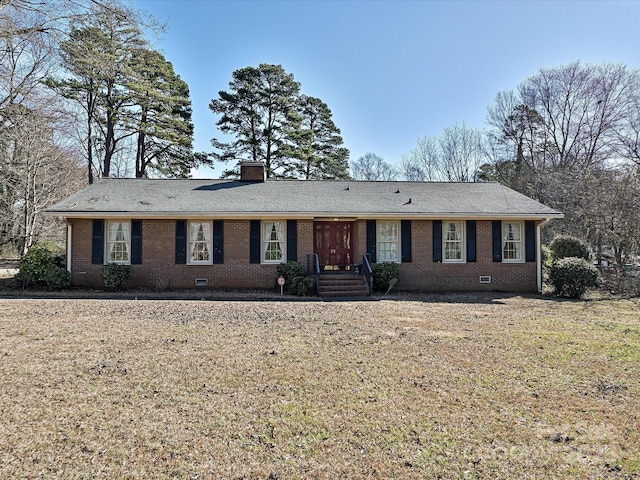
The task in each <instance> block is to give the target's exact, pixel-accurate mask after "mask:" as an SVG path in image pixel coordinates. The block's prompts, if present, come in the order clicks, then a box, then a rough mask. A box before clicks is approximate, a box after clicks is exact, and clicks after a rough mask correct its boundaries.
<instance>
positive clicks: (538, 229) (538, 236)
mask: <svg viewBox="0 0 640 480" xmlns="http://www.w3.org/2000/svg"><path fill="white" fill-rule="evenodd" d="M563 217H564V215H563ZM560 218H562V217H560ZM551 220H553V219H552V218H545V219H544V220H542V221H541V222H540V223H538V224H537V225H536V245H538V255H537V259H536V263H537V265H536V269H537V276H538V293H542V243H541V238H542V235H541V233H540V232H541V231H542V226H543V225H545V224H546V223H549V222H550V221H551Z"/></svg>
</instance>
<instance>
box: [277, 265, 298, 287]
mask: <svg viewBox="0 0 640 480" xmlns="http://www.w3.org/2000/svg"><path fill="white" fill-rule="evenodd" d="M276 274H277V275H278V277H284V290H285V291H286V292H290V291H291V285H292V283H293V279H294V278H296V277H304V271H303V270H302V263H300V262H297V261H295V260H289V261H288V262H287V263H280V264H278V266H277V267H276Z"/></svg>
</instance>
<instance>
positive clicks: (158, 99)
mask: <svg viewBox="0 0 640 480" xmlns="http://www.w3.org/2000/svg"><path fill="white" fill-rule="evenodd" d="M132 70H133V72H134V78H133V79H132V81H130V82H129V84H128V87H129V89H130V91H131V96H132V103H133V104H134V105H135V110H134V114H133V117H132V125H131V128H132V129H135V131H136V136H137V142H136V177H138V178H141V177H146V176H148V175H149V169H152V170H155V171H156V172H158V173H160V174H161V175H163V176H167V177H182V178H184V177H188V176H189V174H190V172H191V169H192V168H194V167H195V166H196V165H197V163H198V162H197V160H196V158H195V156H194V155H193V152H192V144H193V123H192V122H191V101H190V100H189V86H188V85H187V84H186V82H184V80H182V79H181V78H180V76H179V75H177V74H176V73H175V71H174V70H173V65H172V64H171V62H168V61H167V60H166V59H165V58H164V56H163V55H162V54H161V53H160V52H157V51H154V50H146V49H142V50H138V51H136V52H135V54H134V55H133V59H132Z"/></svg>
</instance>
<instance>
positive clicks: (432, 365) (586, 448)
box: [0, 294, 640, 479]
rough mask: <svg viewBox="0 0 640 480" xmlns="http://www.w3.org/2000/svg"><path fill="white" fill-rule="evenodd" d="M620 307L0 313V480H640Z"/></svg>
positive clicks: (309, 305) (3, 305) (234, 304)
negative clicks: (476, 479) (355, 479)
mask: <svg viewBox="0 0 640 480" xmlns="http://www.w3.org/2000/svg"><path fill="white" fill-rule="evenodd" d="M639 306H640V305H639V303H638V302H637V301H630V300H599V301H581V302H570V301H556V300H551V299H547V298H540V297H519V296H500V295H496V294H492V295H477V296H474V295H460V296H456V295H431V296H424V297H417V296H412V297H404V298H403V297H396V298H395V299H393V300H382V301H371V302H275V301H274V302H272V301H239V300H235V301H197V300H192V301H185V300H145V301H140V300H138V301H136V300H118V299H110V300H109V299H103V300H91V299H63V300H60V299H30V300H23V299H4V300H0V378H1V382H0V411H1V412H2V422H0V439H2V440H1V441H0V477H3V478H64V479H76V478H77V479H80V478H105V479H107V478H108V479H112V478H184V479H204V478H206V479H209V478H211V479H214V478H236V479H239V478H247V479H253V478H263V479H268V478H270V479H289V478H319V479H324V478H521V479H526V478H638V476H640V460H639V459H640V438H639V431H640V422H639V416H638V415H639V413H638V412H640V400H639V398H640V395H639V393H640V391H639V389H640V387H639V384H638V381H639V379H640V320H639V318H638V317H639V315H638V308H639Z"/></svg>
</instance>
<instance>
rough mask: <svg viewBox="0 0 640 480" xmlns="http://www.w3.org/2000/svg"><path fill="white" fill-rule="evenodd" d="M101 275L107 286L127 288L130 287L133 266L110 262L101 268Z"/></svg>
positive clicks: (117, 288) (115, 288)
mask: <svg viewBox="0 0 640 480" xmlns="http://www.w3.org/2000/svg"><path fill="white" fill-rule="evenodd" d="M100 276H101V277H102V281H103V282H104V286H105V287H107V288H109V289H114V290H126V289H127V288H129V279H130V278H131V268H130V267H129V266H128V265H121V264H119V263H110V264H108V265H105V266H103V267H102V268H101V269H100Z"/></svg>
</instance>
